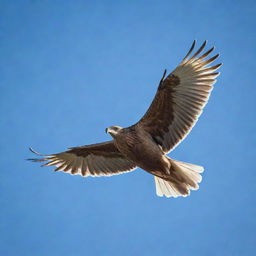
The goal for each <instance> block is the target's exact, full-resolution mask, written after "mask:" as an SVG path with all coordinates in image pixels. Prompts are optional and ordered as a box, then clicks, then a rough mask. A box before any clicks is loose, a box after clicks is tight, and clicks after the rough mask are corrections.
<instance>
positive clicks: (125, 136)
mask: <svg viewBox="0 0 256 256" xmlns="http://www.w3.org/2000/svg"><path fill="white" fill-rule="evenodd" d="M114 143H115V145H116V147H117V148H118V150H119V151H120V152H121V153H122V154H123V155H124V156H125V157H126V158H128V159H130V160H131V161H133V162H134V163H135V164H136V166H138V167H140V168H141V169H144V170H146V171H148V172H150V173H153V172H154V171H160V172H168V170H169V161H168V160H167V159H166V156H165V154H164V152H163V151H162V150H161V148H160V147H159V145H157V144H156V143H155V142H154V141H153V140H152V137H151V136H150V135H149V134H148V133H147V132H146V131H144V130H143V129H140V128H139V127H137V126H132V127H128V128H125V129H121V131H120V132H119V133H118V134H117V135H116V136H114ZM145 159H147V161H145Z"/></svg>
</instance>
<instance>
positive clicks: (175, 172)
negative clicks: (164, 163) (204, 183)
mask: <svg viewBox="0 0 256 256" xmlns="http://www.w3.org/2000/svg"><path fill="white" fill-rule="evenodd" d="M169 161H170V163H171V167H170V174H169V175H168V176H167V175H165V176H164V177H162V178H160V177H158V176H155V183H156V194H157V195H158V196H166V197H178V196H188V195H189V194H190V190H191V189H192V190H197V189H198V188H199V186H198V183H200V182H201V180H202V176H201V175H200V173H202V172H203V171H204V168H203V167H202V166H199V165H194V164H189V163H184V162H180V161H177V160H173V159H169Z"/></svg>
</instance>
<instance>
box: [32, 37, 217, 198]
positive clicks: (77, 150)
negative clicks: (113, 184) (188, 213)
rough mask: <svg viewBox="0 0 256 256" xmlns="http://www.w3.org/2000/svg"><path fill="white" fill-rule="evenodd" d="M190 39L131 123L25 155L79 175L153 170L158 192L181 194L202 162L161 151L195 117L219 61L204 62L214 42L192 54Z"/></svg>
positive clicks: (196, 178) (194, 183) (194, 182)
mask: <svg viewBox="0 0 256 256" xmlns="http://www.w3.org/2000/svg"><path fill="white" fill-rule="evenodd" d="M195 43H196V42H195V41H194V42H193V44H192V46H191V48H190V50H189V51H188V53H187V55H186V56H185V57H184V59H183V60H182V61H181V62H180V64H179V65H178V66H177V67H176V68H175V69H174V70H173V72H171V73H170V74H169V75H167V76H166V70H165V71H164V74H163V76H162V79H161V81H160V83H159V85H158V89H157V92H156V95H155V97H154V99H153V101H152V103H151V105H150V107H149V109H148V110H147V112H146V113H145V115H144V116H143V117H142V118H141V119H140V120H139V121H138V122H137V123H136V124H134V125H132V126H129V127H127V128H122V127H120V126H111V127H109V128H107V129H106V132H107V133H108V134H110V135H111V136H112V138H113V139H112V140H110V141H107V142H103V143H97V144H92V145H86V146H81V147H73V148H70V149H69V150H67V151H65V152H61V153H56V154H51V155H43V154H40V153H37V152H36V151H34V150H33V149H32V148H30V150H31V151H32V152H33V153H35V154H36V155H39V156H41V157H40V158H33V159H29V160H31V161H34V162H43V161H45V162H46V163H44V164H43V165H42V166H56V169H55V171H63V172H66V173H69V174H74V175H81V176H84V177H87V176H94V177H95V176H111V175H116V174H121V173H125V172H130V171H132V170H134V169H136V168H137V167H140V168H141V169H143V170H145V171H147V172H149V173H151V174H152V175H154V179H155V184H156V193H157V195H158V196H166V197H178V196H187V195H189V194H190V190H197V189H198V188H199V186H198V183H200V182H201V180H202V177H201V175H200V173H202V172H203V171H204V168H203V167H202V166H199V165H195V164H190V163H185V162H181V161H177V160H174V159H171V158H170V157H168V156H167V155H166V154H167V153H169V152H170V151H172V150H173V149H174V148H175V147H176V146H177V145H178V144H179V143H180V142H181V141H182V140H183V139H184V138H185V137H186V136H187V135H188V133H189V132H190V131H191V129H192V128H193V126H194V125H195V123H196V122H197V120H198V118H199V116H200V115H201V113H202V110H203V108H204V106H205V105H206V103H207V101H208V98H209V96H210V93H211V91H212V89H213V84H214V83H215V82H216V80H215V78H216V77H217V76H218V75H219V73H218V72H216V70H217V69H218V68H219V67H220V66H221V65H222V64H217V65H210V64H211V63H212V62H213V61H215V60H216V59H217V58H218V56H219V54H217V55H215V56H213V57H211V58H209V57H208V56H209V54H210V53H211V52H212V51H213V50H214V47H212V48H211V49H209V50H208V51H206V52H205V53H202V52H203V50H204V48H205V46H206V41H204V43H203V44H202V46H201V47H199V49H198V50H197V51H196V52H195V53H194V54H193V52H194V48H195ZM207 57H208V58H207Z"/></svg>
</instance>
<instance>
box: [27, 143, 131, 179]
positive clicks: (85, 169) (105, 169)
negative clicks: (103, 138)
mask: <svg viewBox="0 0 256 256" xmlns="http://www.w3.org/2000/svg"><path fill="white" fill-rule="evenodd" d="M30 150H31V151H32V152H33V153H35V154H36V155H40V156H43V157H41V158H32V159H28V160H31V161H34V162H44V161H46V162H47V163H45V164H43V165H42V166H56V167H57V168H56V169H55V171H63V172H66V173H70V174H79V175H82V176H111V175H116V174H120V173H124V172H129V171H132V170H133V169H135V168H136V165H135V164H134V163H133V162H131V161H130V160H128V159H127V158H125V157H124V156H123V155H122V154H121V153H120V152H119V150H118V149H117V148H116V146H115V144H114V142H113V141H107V142H103V143H98V144H93V145H87V146H81V147H74V148H71V149H70V150H68V151H65V152H62V153H57V154H51V155H42V154H40V153H37V152H36V151H34V150H33V149H31V148H30Z"/></svg>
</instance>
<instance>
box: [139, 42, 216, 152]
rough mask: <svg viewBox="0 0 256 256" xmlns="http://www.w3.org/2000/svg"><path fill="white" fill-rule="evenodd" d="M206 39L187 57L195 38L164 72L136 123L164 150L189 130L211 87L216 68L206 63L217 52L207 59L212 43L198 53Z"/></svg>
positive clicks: (197, 116)
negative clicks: (172, 69) (151, 99)
mask: <svg viewBox="0 0 256 256" xmlns="http://www.w3.org/2000/svg"><path fill="white" fill-rule="evenodd" d="M205 45H206V41H205V42H204V43H203V45H202V46H201V47H200V48H199V49H198V50H197V51H196V52H195V53H194V54H193V55H192V56H191V57H190V54H192V51H193V49H194V46H195V41H194V42H193V45H192V47H191V49H190V50H189V52H188V54H187V55H186V56H185V58H184V59H183V61H182V62H181V63H180V64H179V65H178V66H177V67H176V68H175V69H174V71H173V72H172V73H170V74H169V75H168V76H167V77H166V78H164V77H165V73H166V72H165V73H164V75H163V78H162V80H161V81H160V84H159V86H158V90H157V93H156V95H155V98H154V100H153V101H152V103H151V105H150V107H149V109H148V111H147V112H146V114H145V115H144V116H143V117H142V118H141V120H140V121H139V122H138V123H137V124H136V125H137V126H139V127H140V128H141V129H143V130H145V131H147V132H148V133H149V134H150V135H151V137H152V138H153V140H154V141H155V142H156V143H157V144H158V145H160V146H161V147H162V149H163V151H164V152H165V153H168V152H169V151H170V150H173V149H174V148H175V147H176V146H177V145H178V144H179V143H180V142H181V141H182V140H183V139H184V138H185V137H186V136H187V135H188V133H189V132H190V130H191V129H192V128H193V126H194V125H195V123H196V122H197V120H198V118H199V116H200V115H201V113H202V111H203V108H204V106H205V104H206V103H207V101H208V98H209V96H210V93H211V91H212V89H213V84H214V83H215V82H216V80H215V78H216V77H217V76H218V75H219V73H218V72H216V70H217V69H218V68H219V67H220V66H221V64H217V65H213V66H209V65H210V64H211V63H212V62H213V61H214V60H215V59H217V58H218V56H219V54H217V55H215V56H213V57H211V58H209V59H206V60H205V58H206V57H208V56H209V54H210V53H211V52H212V51H213V49H214V47H213V48H211V49H210V50H208V51H206V52H205V53H203V54H201V53H202V51H203V49H204V47H205Z"/></svg>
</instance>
